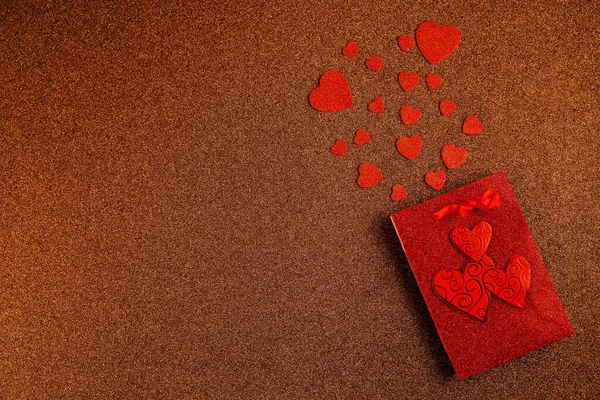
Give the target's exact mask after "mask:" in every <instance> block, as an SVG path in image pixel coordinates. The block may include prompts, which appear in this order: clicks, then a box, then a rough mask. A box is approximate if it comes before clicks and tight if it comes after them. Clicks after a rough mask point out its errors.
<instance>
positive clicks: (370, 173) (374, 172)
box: [357, 162, 383, 188]
mask: <svg viewBox="0 0 600 400" xmlns="http://www.w3.org/2000/svg"><path fill="white" fill-rule="evenodd" d="M382 178H383V174H382V173H381V171H380V170H379V168H377V167H376V166H375V165H374V164H371V163H370V162H364V163H362V164H360V165H359V166H358V179H357V183H358V186H360V187H361V188H370V187H373V186H375V185H376V184H377V182H379V181H380V180H381V179H382Z"/></svg>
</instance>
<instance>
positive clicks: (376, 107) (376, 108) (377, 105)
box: [367, 97, 385, 114]
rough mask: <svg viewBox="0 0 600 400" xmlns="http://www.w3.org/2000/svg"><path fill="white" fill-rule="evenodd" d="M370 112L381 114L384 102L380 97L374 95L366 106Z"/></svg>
mask: <svg viewBox="0 0 600 400" xmlns="http://www.w3.org/2000/svg"><path fill="white" fill-rule="evenodd" d="M367 108H368V109H369V111H371V112H372V113H377V114H381V113H383V112H384V111H385V103H384V102H383V99H382V98H381V97H375V98H374V99H373V101H372V102H370V103H369V105H368V106H367Z"/></svg>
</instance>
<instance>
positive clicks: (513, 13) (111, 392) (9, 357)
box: [0, 1, 600, 399]
mask: <svg viewBox="0 0 600 400" xmlns="http://www.w3.org/2000/svg"><path fill="white" fill-rule="evenodd" d="M22 3H25V2H14V1H6V2H3V4H2V5H1V6H0V16H1V21H2V22H1V25H0V26H1V30H0V61H1V64H0V202H1V203H0V394H1V396H2V397H3V398H7V399H12V398H15V399H16V398H19V399H21V398H48V399H56V398H115V399H125V398H157V399H164V398H177V399H184V398H199V399H212V398H243V399H255V398H276V399H299V398H488V397H497V398H511V399H512V398H527V399H538V398H549V397H554V398H593V397H598V396H600V383H599V380H600V377H599V370H600V361H599V356H600V355H599V350H600V339H599V335H600V329H599V319H600V315H599V310H600V294H599V291H600V289H599V283H598V282H600V257H599V252H598V248H599V246H598V238H599V237H600V223H599V220H598V215H599V213H600V206H599V201H598V195H599V192H600V190H599V189H598V176H600V167H599V162H598V161H599V156H598V152H599V150H600V137H599V135H598V126H599V125H600V109H599V106H598V105H599V101H598V100H599V96H600V72H599V71H600V68H599V61H600V55H599V49H600V46H599V37H600V28H599V27H600V5H599V3H598V2H596V1H527V2H523V1H496V2H493V1H489V2H486V1H481V2H478V1H477V2H476V1H471V2H469V1H452V2H437V1H412V2H374V1H370V2H367V1H363V2H353V1H352V2H351V1H346V2H341V1H340V2H310V3H309V2H302V1H301V2H298V1H287V2H267V1H265V2H258V1H256V2H241V1H240V2H237V1H231V2H227V1H217V2H212V3H209V2H199V3H187V2H186V3H183V2H182V3H177V2H168V3H167V2H139V3H131V2H128V1H119V2H72V3H67V2H59V1H47V2H28V3H27V4H22ZM424 20H432V21H436V22H438V23H440V24H453V25H455V26H457V27H458V28H459V29H460V31H461V36H462V42H461V45H460V47H459V48H458V50H457V51H456V52H454V53H453V54H452V55H451V56H450V57H449V58H448V59H447V60H445V61H443V62H441V63H439V64H436V65H434V66H430V65H429V64H427V63H426V62H425V61H424V59H423V58H422V57H421V55H420V54H419V53H418V51H416V48H413V49H412V50H411V52H409V53H408V54H402V53H401V51H400V50H399V49H398V47H397V45H396V43H395V40H396V37H397V36H398V35H401V34H411V33H413V32H414V30H415V29H416V27H417V26H418V24H419V23H420V22H422V21H424ZM348 40H357V41H358V42H359V46H360V52H361V54H360V56H359V57H358V58H347V57H343V56H342V55H341V48H342V46H343V45H344V44H345V43H346V42H347V41H348ZM376 53H379V54H381V55H382V56H383V58H384V66H383V69H382V70H381V72H379V73H374V72H372V71H368V70H366V68H365V67H364V65H363V63H364V59H365V58H366V57H368V56H371V55H374V54H376ZM328 68H337V69H339V70H340V71H342V72H344V73H345V74H346V76H347V77H348V79H349V81H350V84H351V86H352V89H353V93H354V102H355V106H354V107H353V108H352V109H351V110H347V111H344V112H340V113H336V114H323V113H318V112H316V111H314V110H312V109H311V108H310V107H309V105H308V101H307V96H308V93H309V92H310V90H311V88H312V87H313V86H314V85H315V83H316V81H317V78H318V77H319V75H320V74H321V73H322V72H323V71H325V70H326V69H328ZM401 69H407V70H409V71H415V72H418V73H419V75H420V76H421V77H423V76H424V75H425V74H426V73H427V72H430V71H434V72H436V73H438V74H439V75H441V76H443V77H444V79H445V83H444V85H443V86H442V87H441V88H439V89H437V90H436V91H434V92H430V91H427V90H426V88H425V85H424V83H423V82H421V83H420V84H419V86H418V87H417V88H416V89H415V90H413V91H412V92H410V93H406V94H405V93H403V92H402V91H401V90H400V88H399V86H398V84H397V80H396V77H397V74H398V72H399V71H400V70H401ZM375 96H382V97H383V98H384V99H385V100H386V105H387V110H386V113H385V114H383V115H373V114H371V113H369V112H368V111H367V110H366V105H367V103H368V102H369V101H370V100H371V99H372V98H373V97H375ZM442 97H448V98H450V99H452V100H453V101H455V102H456V103H457V104H458V109H457V111H456V113H454V114H453V115H452V116H450V117H445V118H442V117H439V116H438V115H437V103H438V101H439V100H440V99H441V98H442ZM405 102H410V104H413V105H416V106H419V107H421V108H422V110H423V112H424V116H423V118H422V119H421V121H419V123H418V124H416V125H414V126H411V127H405V126H403V125H402V124H401V123H400V121H399V118H398V114H397V112H398V109H399V107H400V106H401V105H402V104H404V103H405ZM471 112H473V113H475V114H477V115H478V116H479V118H480V119H481V120H482V121H483V123H484V124H485V127H486V130H485V132H484V133H483V134H482V135H479V136H476V137H468V136H466V135H462V134H461V133H460V122H461V121H462V119H463V118H464V117H465V116H466V115H467V114H468V113H471ZM359 127H364V128H366V129H368V130H369V131H370V133H371V136H372V143H371V144H369V145H367V146H363V147H356V146H354V145H350V146H349V147H350V152H349V154H348V155H347V156H344V157H334V156H333V155H331V154H330V153H329V146H331V144H332V143H333V141H334V139H335V138H337V137H343V138H345V139H346V140H347V141H349V142H350V141H351V138H352V135H353V132H354V130H355V129H357V128H359ZM415 133H419V134H421V135H422V137H423V139H424V141H425V147H424V150H423V153H422V154H421V155H420V156H419V157H418V158H417V159H416V160H415V161H413V162H408V161H407V160H404V159H402V157H400V156H399V154H398V153H397V151H396V149H395V147H394V143H395V140H396V139H397V138H398V137H399V136H401V135H409V134H415ZM447 142H452V143H454V144H456V145H459V146H466V147H467V149H468V150H469V152H470V155H469V159H468V161H467V162H466V163H465V164H464V165H462V166H461V167H460V168H458V169H457V170H455V171H451V173H450V174H449V178H448V182H447V183H446V186H445V187H444V191H447V190H450V189H454V188H457V187H459V186H461V185H463V184H465V183H468V182H471V181H473V180H475V179H478V178H481V177H483V176H486V175H488V174H490V173H492V172H495V171H497V170H500V169H504V170H505V171H506V172H507V174H508V177H509V180H510V181H511V183H512V184H513V187H514V189H515V192H516V194H517V198H518V199H519V201H520V203H521V207H522V209H523V212H524V214H525V217H526V219H527V221H528V222H529V224H530V227H531V231H532V233H533V236H534V238H535V240H536V242H537V244H538V246H539V248H540V251H541V254H542V257H543V258H544V260H545V262H546V264H547V267H548V271H549V273H550V276H551V277H552V279H553V281H554V284H555V286H556V289H557V291H558V294H559V296H560V298H561V300H562V302H563V305H564V307H565V309H566V311H567V314H568V315H569V318H570V320H571V323H572V324H573V328H574V329H575V335H574V336H572V337H570V338H568V339H565V340H563V341H561V342H558V343H555V344H553V345H550V346H548V347H546V348H544V349H541V350H538V351H535V352H533V353H530V354H528V355H526V356H524V357H521V358H519V359H517V360H513V361H511V362H509V363H507V364H504V365H502V366H499V367H497V368H494V369H492V370H489V371H487V372H484V373H482V374H479V375H476V376H474V377H473V378H470V379H468V380H466V381H462V382H459V381H458V380H457V379H456V378H455V377H454V376H453V373H452V370H451V367H450V366H449V363H448V360H447V357H446V355H445V353H444V350H443V348H442V346H441V343H440V341H439V338H438V337H437V334H436V332H435V329H434V327H433V324H432V322H431V319H430V317H429V315H428V313H427V310H426V307H425V305H424V302H423V300H422V298H421V295H420V293H419V291H418V288H417V286H416V283H415V281H414V279H413V277H412V275H411V272H410V269H409V268H408V266H407V265H406V261H405V260H404V258H403V255H402V251H401V248H400V245H399V243H398V241H397V239H396V237H395V234H394V232H393V228H392V226H391V223H390V221H389V215H390V214H391V213H392V212H393V211H395V210H398V209H400V208H403V207H406V206H409V205H412V204H416V203H418V202H420V201H423V200H426V199H429V198H431V197H433V196H434V195H435V192H434V191H432V190H431V189H429V188H428V187H427V186H426V185H425V183H424V182H423V180H422V179H423V175H424V173H425V172H427V171H428V170H431V169H437V168H439V167H441V165H442V164H441V160H440V157H439V149H440V147H441V145H443V144H444V143H447ZM361 161H371V162H374V163H376V164H377V165H378V166H379V167H380V168H381V170H382V172H383V174H384V179H383V181H382V182H380V183H379V184H378V185H377V186H376V187H374V188H373V189H370V190H365V189H361V188H359V187H358V186H357V185H356V183H355V180H356V170H357V166H358V164H359V163H360V162H361ZM394 183H402V184H403V185H404V186H405V187H406V188H407V190H408V192H409V197H408V198H407V199H406V200H404V201H402V202H400V203H396V204H394V203H392V202H391V201H390V199H389V194H390V191H391V186H392V185H393V184H394Z"/></svg>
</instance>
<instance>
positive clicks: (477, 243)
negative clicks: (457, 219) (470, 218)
mask: <svg viewBox="0 0 600 400" xmlns="http://www.w3.org/2000/svg"><path fill="white" fill-rule="evenodd" d="M450 240H451V241H452V243H454V244H455V245H456V247H458V248H459V249H460V251H462V252H463V253H465V254H466V255H467V256H469V257H470V258H471V259H473V260H475V261H480V260H481V257H483V254H484V253H485V251H486V250H487V248H488V246H489V244H490V240H492V227H491V226H490V224H488V223H487V222H484V221H481V222H479V223H478V224H477V225H475V226H474V227H473V229H472V230H469V229H468V228H464V227H458V228H454V229H453V230H452V232H450Z"/></svg>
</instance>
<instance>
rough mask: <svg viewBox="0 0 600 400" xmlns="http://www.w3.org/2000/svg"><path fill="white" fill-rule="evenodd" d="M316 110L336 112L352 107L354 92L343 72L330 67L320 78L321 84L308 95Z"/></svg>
mask: <svg viewBox="0 0 600 400" xmlns="http://www.w3.org/2000/svg"><path fill="white" fill-rule="evenodd" d="M308 101H309V102H310V105H311V106H313V108H314V109H315V110H319V111H323V112H336V111H341V110H345V109H347V108H350V107H352V92H351V91H350V85H348V81H347V80H346V77H345V76H344V75H342V73H341V72H339V71H336V70H333V69H330V70H328V71H325V72H324V73H323V75H321V78H320V79H319V86H317V87H316V88H314V89H313V90H312V91H311V92H310V95H309V96H308Z"/></svg>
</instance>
